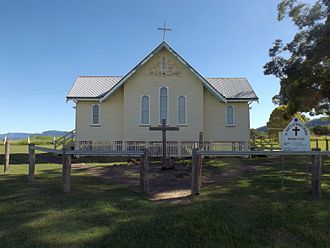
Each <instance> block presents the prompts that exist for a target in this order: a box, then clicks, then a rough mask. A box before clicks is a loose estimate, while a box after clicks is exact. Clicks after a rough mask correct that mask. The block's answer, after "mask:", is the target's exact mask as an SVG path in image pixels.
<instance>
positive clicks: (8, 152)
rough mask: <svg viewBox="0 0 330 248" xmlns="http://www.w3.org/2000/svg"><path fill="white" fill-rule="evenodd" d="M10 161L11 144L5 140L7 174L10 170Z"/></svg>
mask: <svg viewBox="0 0 330 248" xmlns="http://www.w3.org/2000/svg"><path fill="white" fill-rule="evenodd" d="M9 159H10V143H9V141H8V140H7V139H5V163H4V167H3V172H4V173H6V172H7V171H8V170H9Z"/></svg>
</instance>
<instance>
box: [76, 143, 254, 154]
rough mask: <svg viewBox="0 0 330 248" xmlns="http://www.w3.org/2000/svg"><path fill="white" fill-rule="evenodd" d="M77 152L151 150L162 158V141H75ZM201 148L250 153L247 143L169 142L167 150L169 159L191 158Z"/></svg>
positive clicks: (151, 152) (150, 151)
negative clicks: (196, 148) (193, 151)
mask: <svg viewBox="0 0 330 248" xmlns="http://www.w3.org/2000/svg"><path fill="white" fill-rule="evenodd" d="M74 147H75V150H88V151H100V150H107V151H125V150H127V151H141V150H143V149H145V148H148V149H149V155H150V156H151V157H161V156H162V142H161V141H75V146H74ZM195 147H199V148H201V149H203V150H207V151H208V150H212V151H249V150H250V144H249V142H246V141H204V142H202V143H199V142H198V141H167V142H166V150H167V156H168V157H176V158H182V157H190V156H191V155H192V149H193V148H195Z"/></svg>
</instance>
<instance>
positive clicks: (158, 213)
mask: <svg viewBox="0 0 330 248" xmlns="http://www.w3.org/2000/svg"><path fill="white" fill-rule="evenodd" d="M15 149H17V151H19V152H22V151H23V148H22V149H21V148H18V147H17V148H15ZM42 156H43V155H42V154H40V155H39V157H38V156H37V160H38V159H39V160H40V163H38V164H37V174H36V180H35V182H33V183H30V182H28V181H27V177H26V173H27V165H26V162H24V163H22V164H14V165H11V167H10V170H9V173H8V174H5V175H4V174H0V191H1V193H0V247H6V248H7V247H15V248H19V247H33V248H35V247H70V248H75V247H329V246H330V235H329V233H330V211H329V209H330V183H329V182H330V180H329V179H330V169H329V163H330V161H329V160H325V165H324V166H323V183H322V187H323V191H322V193H323V195H322V199H321V200H316V199H313V198H312V197H311V195H309V194H308V193H307V192H306V189H305V184H304V180H305V174H304V170H305V160H304V158H291V159H288V160H286V176H285V186H286V188H285V189H284V190H282V189H281V188H280V185H281V180H280V178H281V174H280V164H279V163H278V161H277V160H275V164H273V163H272V159H269V158H253V159H250V160H248V159H239V158H209V159H206V160H204V162H205V163H204V166H207V167H209V168H211V169H212V170H214V171H216V170H220V171H222V172H227V171H238V170H239V169H240V168H241V167H242V166H254V165H260V166H257V167H256V170H252V171H243V172H242V173H241V174H240V175H239V176H238V177H237V178H235V179H232V180H230V181H228V182H227V181H224V182H222V183H220V184H218V185H210V186H207V187H206V186H204V187H202V193H201V195H200V196H199V197H195V198H194V199H193V200H191V201H189V200H188V201H183V202H181V203H177V204H174V203H173V202H161V203H154V202H150V201H149V200H148V199H147V198H146V197H143V196H141V195H140V194H138V193H135V192H133V191H131V190H130V189H128V188H126V187H124V186H122V185H116V184H110V183H109V182H107V181H105V180H103V179H101V178H98V177H95V176H91V175H88V174H87V173H86V172H85V171H84V170H79V171H73V174H72V192H71V193H70V194H64V193H62V192H61V189H60V183H61V166H60V165H59V164H54V163H47V161H46V160H45V161H43V160H42ZM13 158H14V159H17V158H15V155H13ZM48 159H49V158H48ZM17 162H20V161H19V160H17ZM91 165H92V166H96V165H99V164H96V163H92V164H91ZM105 165H106V164H103V165H102V166H105ZM108 165H109V166H111V164H108ZM205 176H207V175H205Z"/></svg>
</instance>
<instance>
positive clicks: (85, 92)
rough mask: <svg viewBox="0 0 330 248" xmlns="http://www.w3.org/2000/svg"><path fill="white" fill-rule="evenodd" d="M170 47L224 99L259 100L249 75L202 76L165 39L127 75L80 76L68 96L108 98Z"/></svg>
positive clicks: (174, 53)
mask: <svg viewBox="0 0 330 248" xmlns="http://www.w3.org/2000/svg"><path fill="white" fill-rule="evenodd" d="M163 48H165V49H167V50H168V51H169V52H170V53H172V54H173V55H174V56H175V57H177V59H178V60H179V61H180V62H181V63H182V64H183V65H184V66H185V67H187V68H188V69H189V70H190V71H191V72H192V73H193V74H194V75H195V76H196V77H197V78H199V79H200V80H201V82H202V83H203V85H204V86H205V88H206V89H207V90H209V91H210V92H211V93H212V94H213V95H214V96H215V97H216V98H218V99H219V100H220V101H223V102H227V100H246V101H249V100H251V101H253V100H258V97H257V96H256V94H255V93H254V91H253V89H252V88H251V86H250V84H249V82H248V81H247V79H245V78H210V79H206V78H204V77H203V76H201V75H200V74H199V73H198V72H197V71H196V70H195V69H194V68H193V67H192V66H190V65H189V64H188V63H187V62H186V61H185V60H184V59H183V58H182V57H181V56H180V55H179V54H178V53H176V52H175V51H174V50H173V49H172V48H171V47H170V46H169V45H168V44H167V43H166V42H162V43H161V44H160V45H159V46H158V47H156V48H155V49H154V50H153V51H152V52H151V53H150V54H149V55H148V56H146V57H145V58H144V59H143V60H142V61H141V62H140V63H139V64H138V65H136V66H135V67H134V68H133V69H132V70H131V71H130V72H128V73H127V74H126V75H125V76H123V77H118V76H80V77H78V78H77V79H76V81H75V83H74V85H73V87H72V88H71V90H70V92H69V93H68V96H67V99H68V100H70V99H76V100H79V99H84V100H88V99H90V100H94V99H95V100H96V99H97V100H99V101H100V102H102V101H104V100H106V99H107V98H108V97H110V96H111V95H112V94H113V93H115V92H116V91H117V90H118V89H119V88H120V87H121V86H122V85H123V84H124V83H125V81H126V80H127V79H129V78H130V77H131V76H132V75H133V74H134V73H135V72H136V71H137V70H139V68H141V67H142V66H143V65H144V64H145V63H146V62H147V61H148V60H149V59H150V58H152V57H153V56H154V55H155V54H157V53H158V52H159V51H160V50H161V49H163Z"/></svg>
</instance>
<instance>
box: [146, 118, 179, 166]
mask: <svg viewBox="0 0 330 248" xmlns="http://www.w3.org/2000/svg"><path fill="white" fill-rule="evenodd" d="M149 130H150V131H162V143H163V168H165V169H169V165H168V161H167V158H166V156H167V152H166V131H179V128H178V127H169V126H166V120H165V119H162V125H161V126H160V127H149Z"/></svg>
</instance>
